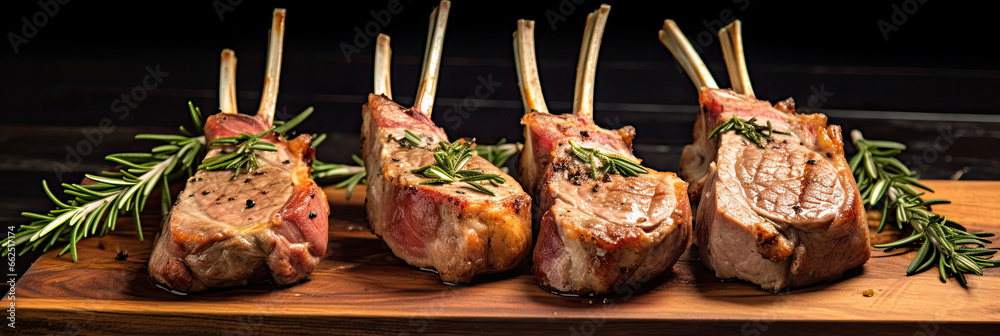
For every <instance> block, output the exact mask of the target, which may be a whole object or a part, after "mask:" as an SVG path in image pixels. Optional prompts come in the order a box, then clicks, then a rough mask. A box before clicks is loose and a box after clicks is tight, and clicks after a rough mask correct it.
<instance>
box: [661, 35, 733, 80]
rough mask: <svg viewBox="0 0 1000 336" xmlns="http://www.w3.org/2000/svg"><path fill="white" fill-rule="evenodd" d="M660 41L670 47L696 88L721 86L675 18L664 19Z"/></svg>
mask: <svg viewBox="0 0 1000 336" xmlns="http://www.w3.org/2000/svg"><path fill="white" fill-rule="evenodd" d="M660 42H663V45H664V46H666V47H667V49H670V53H671V54H673V55H674V58H676V59H677V62H678V63H680V64H681V67H683V68H684V71H685V72H687V74H688V76H689V77H691V82H693V83H694V86H695V87H696V88H701V87H709V88H713V89H718V88H719V85H718V84H716V83H715V78H712V74H711V73H709V72H708V67H706V66H705V62H702V61H701V57H700V56H698V53H697V52H695V51H694V47H692V46H691V42H688V39H687V38H686V37H684V33H682V32H681V29H680V28H678V27H677V24H676V23H674V20H665V21H663V30H660Z"/></svg>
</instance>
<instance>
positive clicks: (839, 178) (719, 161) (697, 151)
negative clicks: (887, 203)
mask: <svg viewBox="0 0 1000 336" xmlns="http://www.w3.org/2000/svg"><path fill="white" fill-rule="evenodd" d="M719 38H720V41H721V43H722V46H723V53H724V56H725V60H726V66H727V69H728V73H729V78H730V81H731V82H732V83H733V84H732V85H733V88H734V89H733V90H729V89H719V88H718V85H716V84H715V80H714V79H712V75H711V74H710V73H709V72H708V70H707V68H706V67H705V64H704V63H703V62H702V61H701V59H700V58H699V57H698V55H697V54H696V53H695V52H694V49H693V48H692V47H691V44H690V43H689V42H688V41H687V39H685V37H684V35H683V34H682V33H681V31H680V29H679V28H677V25H676V24H675V23H674V22H673V21H671V20H666V22H665V23H664V25H663V30H661V31H660V40H661V41H662V42H663V44H664V45H666V47H667V48H668V49H670V52H671V53H673V55H674V57H675V58H677V60H678V62H679V63H680V64H681V65H682V66H683V68H684V69H685V71H686V72H687V73H688V75H689V76H690V77H691V80H692V81H693V82H694V83H695V86H696V87H698V91H699V102H700V103H701V113H699V115H698V118H697V120H696V121H695V125H694V143H693V144H690V145H688V146H686V147H684V151H683V153H682V154H681V164H680V175H681V177H683V178H684V180H686V181H687V182H688V183H690V185H691V188H690V189H689V192H690V196H691V203H692V204H693V205H694V207H695V211H696V213H697V215H696V217H695V232H694V238H695V245H697V246H698V251H699V252H700V258H701V260H702V262H703V263H704V264H705V265H706V266H707V267H708V268H710V269H713V270H714V271H715V275H716V276H717V277H719V278H722V279H728V278H740V279H743V280H747V281H750V282H753V283H755V284H758V285H760V287H761V288H763V289H767V290H775V291H777V290H781V289H785V288H788V287H801V286H806V285H810V284H813V283H816V282H820V281H828V280H835V279H838V278H840V277H841V276H842V274H843V273H844V272H845V271H846V270H849V269H851V268H854V267H858V266H860V265H862V264H864V263H865V262H866V261H867V260H868V258H869V257H870V255H871V252H870V248H869V240H868V226H867V223H866V218H865V212H864V207H863V204H862V201H861V197H860V194H859V192H858V188H857V185H856V184H855V181H854V177H853V176H852V175H851V169H850V167H849V166H848V163H847V160H846V159H845V158H844V149H843V145H844V144H843V138H842V135H841V130H840V127H839V126H837V125H829V126H828V125H827V119H826V116H825V115H823V114H820V113H815V114H797V113H795V104H794V101H792V99H791V98H789V99H787V100H784V101H781V102H778V103H777V104H775V105H774V106H771V104H770V103H769V102H767V101H760V100H757V99H755V98H754V93H753V89H752V88H751V85H750V80H749V75H748V74H747V70H746V61H745V58H744V56H743V42H742V37H741V34H740V22H739V21H736V22H734V23H733V24H730V25H729V26H727V27H726V28H724V29H723V30H722V31H720V32H719ZM737 118H738V119H737ZM765 124H766V126H765ZM728 130H734V132H728Z"/></svg>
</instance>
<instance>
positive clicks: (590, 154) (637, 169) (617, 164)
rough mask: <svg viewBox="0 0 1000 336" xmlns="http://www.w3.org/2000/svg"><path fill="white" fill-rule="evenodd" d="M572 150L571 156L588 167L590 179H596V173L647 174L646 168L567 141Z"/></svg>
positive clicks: (626, 175)
mask: <svg viewBox="0 0 1000 336" xmlns="http://www.w3.org/2000/svg"><path fill="white" fill-rule="evenodd" d="M569 145H570V146H571V147H572V148H573V156H576V158H577V159H580V161H583V162H584V163H586V164H587V165H589V166H590V177H591V178H593V179H595V180H596V179H597V176H598V173H602V174H618V175H621V176H624V177H629V176H639V174H647V173H649V171H648V170H646V167H643V166H641V165H639V164H637V163H635V162H632V161H629V160H628V159H625V158H623V157H620V156H618V155H614V154H604V153H601V152H600V151H599V150H596V149H592V148H584V147H580V146H578V145H577V144H576V142H574V141H573V140H570V141H569Z"/></svg>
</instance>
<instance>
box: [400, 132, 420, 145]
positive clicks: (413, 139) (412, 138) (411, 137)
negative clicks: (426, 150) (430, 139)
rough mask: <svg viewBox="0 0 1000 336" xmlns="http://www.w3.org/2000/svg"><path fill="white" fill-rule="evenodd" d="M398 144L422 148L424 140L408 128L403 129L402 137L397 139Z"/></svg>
mask: <svg viewBox="0 0 1000 336" xmlns="http://www.w3.org/2000/svg"><path fill="white" fill-rule="evenodd" d="M399 144H400V145H401V146H403V147H416V148H422V147H423V145H424V140H423V139H421V138H420V136H419V135H417V134H416V133H413V132H411V131H410V130H403V138H402V139H399Z"/></svg>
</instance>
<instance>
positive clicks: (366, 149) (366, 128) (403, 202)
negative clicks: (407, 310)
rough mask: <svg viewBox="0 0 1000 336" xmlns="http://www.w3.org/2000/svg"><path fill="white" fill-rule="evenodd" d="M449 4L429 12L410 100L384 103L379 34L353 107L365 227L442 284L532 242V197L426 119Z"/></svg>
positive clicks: (491, 266) (524, 250)
mask: <svg viewBox="0 0 1000 336" xmlns="http://www.w3.org/2000/svg"><path fill="white" fill-rule="evenodd" d="M450 7H451V3H450V2H449V1H441V4H440V6H438V7H437V9H435V10H434V12H433V13H432V14H431V24H430V30H429V33H428V40H427V48H426V49H425V54H424V65H423V74H422V76H421V81H420V86H419V90H418V92H417V97H416V101H415V103H414V106H413V107H411V108H405V107H402V106H400V105H399V104H397V103H395V102H393V101H392V90H391V86H390V81H389V64H390V54H391V50H390V48H389V37H388V36H386V35H379V36H378V39H377V43H376V51H375V91H374V93H372V94H369V95H368V103H367V104H365V105H364V107H363V108H362V116H363V120H364V121H363V125H362V129H361V150H362V153H363V155H364V161H365V167H366V169H367V171H368V198H367V200H366V206H365V208H366V209H367V212H368V220H369V223H370V225H371V228H372V231H373V232H374V233H375V234H376V235H377V236H379V237H381V238H382V239H383V240H384V241H385V243H386V244H387V245H388V246H389V248H391V249H392V252H393V253H394V254H395V255H396V256H398V257H399V258H401V259H403V260H404V261H406V262H407V263H409V264H410V265H413V266H416V267H420V268H424V269H427V270H432V271H436V272H438V274H439V275H440V277H441V280H442V281H444V282H446V283H466V282H470V281H472V279H473V276H475V275H477V274H484V273H494V272H500V271H505V270H509V269H512V268H514V267H516V266H517V265H518V264H520V263H521V262H522V261H523V260H524V259H525V258H526V257H527V255H528V250H529V248H530V247H531V219H530V216H531V197H530V196H528V194H527V193H525V192H524V190H523V189H521V185H519V184H518V183H517V182H516V181H514V179H513V178H511V177H510V176H509V175H507V174H505V173H503V172H501V171H500V169H498V168H497V167H495V166H493V165H492V164H490V162H489V161H487V160H485V159H483V158H481V157H479V156H477V155H476V154H475V153H474V152H475V151H474V150H473V148H472V146H474V143H471V142H466V141H465V140H463V139H460V140H458V141H456V142H452V143H449V142H448V137H447V135H446V134H445V132H444V130H443V129H441V128H440V127H437V126H436V125H434V123H433V122H431V120H430V117H431V109H432V107H433V105H434V92H435V89H436V86H437V75H438V68H439V67H440V59H441V51H442V45H443V42H444V30H445V26H446V24H447V19H448V10H449V8H450Z"/></svg>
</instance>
